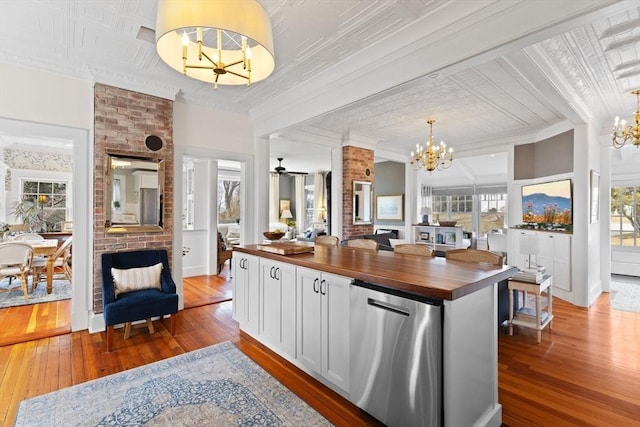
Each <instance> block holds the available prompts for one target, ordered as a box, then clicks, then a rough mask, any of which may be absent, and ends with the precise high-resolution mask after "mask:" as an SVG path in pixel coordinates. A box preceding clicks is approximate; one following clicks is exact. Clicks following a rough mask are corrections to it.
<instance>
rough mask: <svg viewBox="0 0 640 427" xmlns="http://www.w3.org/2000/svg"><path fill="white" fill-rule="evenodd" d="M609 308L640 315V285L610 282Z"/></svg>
mask: <svg viewBox="0 0 640 427" xmlns="http://www.w3.org/2000/svg"><path fill="white" fill-rule="evenodd" d="M610 301H611V308H612V309H614V310H624V311H634V312H636V313H640V284H638V283H625V282H621V281H613V280H612V281H611V297H610Z"/></svg>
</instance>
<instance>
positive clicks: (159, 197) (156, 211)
mask: <svg viewBox="0 0 640 427" xmlns="http://www.w3.org/2000/svg"><path fill="white" fill-rule="evenodd" d="M108 165H109V167H108V173H107V179H106V181H105V185H106V188H105V198H106V200H105V217H106V221H107V232H108V233H124V232H134V231H154V230H162V213H163V202H162V201H163V183H164V161H163V160H158V159H151V158H141V157H127V156H121V155H113V154H110V155H109V156H108Z"/></svg>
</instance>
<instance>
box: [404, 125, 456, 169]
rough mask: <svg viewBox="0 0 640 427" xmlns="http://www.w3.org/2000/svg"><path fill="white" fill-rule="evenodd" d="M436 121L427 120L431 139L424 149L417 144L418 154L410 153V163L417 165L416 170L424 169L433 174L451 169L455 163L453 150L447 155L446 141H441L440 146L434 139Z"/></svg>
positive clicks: (450, 148)
mask: <svg viewBox="0 0 640 427" xmlns="http://www.w3.org/2000/svg"><path fill="white" fill-rule="evenodd" d="M435 122H436V121H435V120H433V119H429V120H427V124H428V125H429V138H428V139H427V143H426V145H425V147H424V148H423V147H422V146H421V145H420V144H416V152H415V153H414V152H413V151H412V152H411V153H410V163H411V164H412V165H413V164H415V165H416V166H415V168H416V170H419V169H424V170H426V171H428V172H432V171H434V170H435V169H438V170H443V169H447V168H449V167H451V164H452V161H453V148H452V147H449V152H448V153H447V144H445V143H444V141H440V144H436V143H435V142H434V138H433V124H434V123H435Z"/></svg>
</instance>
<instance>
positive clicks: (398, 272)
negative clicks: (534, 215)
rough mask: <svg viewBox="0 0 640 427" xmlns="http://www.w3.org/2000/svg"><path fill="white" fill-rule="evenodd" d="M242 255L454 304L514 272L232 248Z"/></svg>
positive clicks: (318, 250) (336, 251) (345, 253)
mask: <svg viewBox="0 0 640 427" xmlns="http://www.w3.org/2000/svg"><path fill="white" fill-rule="evenodd" d="M233 250H234V251H236V252H244V253H247V254H251V255H256V256H259V257H262V258H269V259H273V260H277V261H281V262H287V263H289V264H293V265H297V266H301V267H307V268H312V269H315V270H319V271H323V272H327V273H333V274H339V275H342V276H346V277H350V278H352V279H359V280H362V281H365V282H369V283H373V284H376V285H380V286H382V287H386V288H391V289H395V290H398V291H404V292H409V293H413V294H417V295H420V296H425V297H430V298H438V299H443V300H455V299H457V298H461V297H463V296H465V295H468V294H470V293H472V292H475V291H477V290H479V289H482V288H484V287H486V286H490V285H492V284H493V283H496V282H500V281H502V280H506V279H508V278H509V277H511V276H513V275H514V274H515V273H516V272H517V271H518V269H517V268H516V267H510V266H495V265H491V264H484V263H473V262H463V261H449V260H446V259H445V258H442V257H432V258H428V257H422V256H416V255H404V254H396V253H394V252H389V251H378V252H372V251H364V250H358V249H353V248H347V247H343V246H338V247H334V246H325V245H317V246H316V247H315V249H314V252H312V253H304V254H296V255H278V254H274V253H269V252H265V251H261V250H259V249H258V245H245V246H234V247H233Z"/></svg>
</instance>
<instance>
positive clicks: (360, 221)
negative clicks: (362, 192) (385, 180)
mask: <svg viewBox="0 0 640 427" xmlns="http://www.w3.org/2000/svg"><path fill="white" fill-rule="evenodd" d="M357 185H362V186H368V187H369V219H368V220H366V219H357V217H356V186H357ZM352 196H353V197H352V203H353V205H352V208H353V225H370V224H373V183H372V182H371V181H356V180H354V181H353V195H352Z"/></svg>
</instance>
